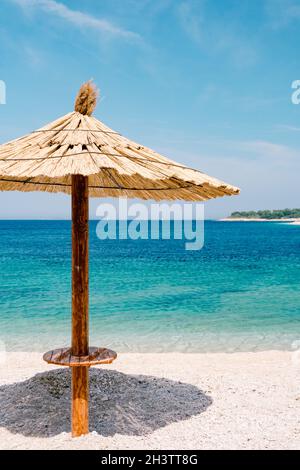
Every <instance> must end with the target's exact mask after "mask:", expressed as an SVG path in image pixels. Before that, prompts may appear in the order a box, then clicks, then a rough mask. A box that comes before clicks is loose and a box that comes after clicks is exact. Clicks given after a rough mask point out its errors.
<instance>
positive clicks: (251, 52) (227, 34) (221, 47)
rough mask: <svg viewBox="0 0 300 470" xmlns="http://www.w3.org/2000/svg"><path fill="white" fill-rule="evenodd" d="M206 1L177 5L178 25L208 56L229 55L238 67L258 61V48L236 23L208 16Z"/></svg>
mask: <svg viewBox="0 0 300 470" xmlns="http://www.w3.org/2000/svg"><path fill="white" fill-rule="evenodd" d="M207 4H208V2H206V1H205V0H183V1H181V2H180V3H179V4H178V6H177V17H178V20H179V24H180V25H181V28H182V30H183V31H184V32H185V34H186V35H187V36H188V37H190V38H191V39H192V40H193V41H194V42H195V44H197V45H198V46H199V48H200V49H202V50H203V51H205V52H206V53H212V54H222V55H223V54H226V55H227V56H228V57H229V58H230V59H231V60H232V61H233V62H234V63H235V64H236V65H237V66H242V67H244V66H251V65H253V64H255V63H256V62H257V59H258V54H257V48H256V47H254V41H253V38H252V39H251V40H250V39H249V36H248V34H246V33H245V31H243V28H238V29H237V27H236V25H235V24H234V21H232V22H230V24H229V23H228V21H227V20H226V19H222V18H221V17H215V16H211V15H209V12H208V11H207Z"/></svg>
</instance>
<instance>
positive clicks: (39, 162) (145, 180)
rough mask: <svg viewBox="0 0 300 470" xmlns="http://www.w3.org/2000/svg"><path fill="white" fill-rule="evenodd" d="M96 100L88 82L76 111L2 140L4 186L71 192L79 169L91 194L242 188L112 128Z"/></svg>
mask: <svg viewBox="0 0 300 470" xmlns="http://www.w3.org/2000/svg"><path fill="white" fill-rule="evenodd" d="M85 96H87V97H88V98H89V100H90V101H89V107H88V108H87V106H86V104H85V102H84V97H85ZM95 104H96V90H95V89H94V87H93V86H92V84H90V83H88V84H85V86H84V87H82V88H81V90H80V92H79V95H78V97H77V100H76V104H75V111H74V112H72V113H69V114H66V115H65V116H63V117H61V118H59V119H57V120H56V121H54V122H52V123H51V124H48V125H47V126H45V127H42V128H41V129H38V130H36V131H34V132H31V133H30V134H28V135H26V136H25V137H21V138H19V139H16V140H13V141H12V142H8V143H7V144H4V145H1V146H0V190H3V191H48V192H64V193H67V194H71V186H72V184H71V179H72V176H71V175H75V174H76V175H83V176H88V177H89V184H88V186H89V195H90V196H92V197H107V196H111V197H119V196H127V197H129V198H142V199H155V200H163V199H167V200H170V199H173V200H174V199H183V200H187V201H205V200H207V199H212V198H215V197H219V196H225V195H228V196H230V195H233V194H238V193H239V189H238V188H236V187H234V186H231V185H229V184H227V183H224V182H223V181H220V180H218V179H216V178H212V177H210V176H207V175H206V174H204V173H202V172H200V171H198V170H193V169H191V168H187V167H186V166H184V165H181V164H179V163H176V162H175V161H172V160H169V159H168V158H166V157H163V156H161V155H159V154H158V153H156V152H154V151H153V150H151V149H149V148H147V147H144V146H143V145H140V144H137V143H136V142H133V141H131V140H129V139H127V138H126V137H123V136H122V135H121V134H119V133H118V132H115V131H113V130H112V129H110V128H109V127H107V126H105V125H104V124H103V123H102V122H100V121H98V120H97V119H96V118H94V117H93V116H91V113H92V111H93V109H94V106H95Z"/></svg>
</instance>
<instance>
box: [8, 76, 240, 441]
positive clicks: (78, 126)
mask: <svg viewBox="0 0 300 470" xmlns="http://www.w3.org/2000/svg"><path fill="white" fill-rule="evenodd" d="M96 102H97V90H96V88H95V86H94V85H93V83H91V82H87V83H85V84H84V85H82V87H81V88H80V90H79V93H78V95H77V98H76V101H75V110H74V112H71V113H69V114H66V115H65V116H63V117H61V118H59V119H57V120H56V121H54V122H52V123H51V124H48V125H47V126H45V127H42V128H41V129H38V130H36V131H34V132H31V133H30V134H28V135H26V136H24V137H21V138H19V139H16V140H13V141H11V142H9V143H7V144H3V145H0V190H1V191H47V192H52V193H57V192H63V193H67V194H70V195H72V344H71V347H70V348H65V349H57V350H53V351H49V352H48V353H46V354H45V355H44V359H45V361H47V362H48V363H52V364H58V365H65V366H70V367H71V368H72V434H73V436H78V435H81V434H85V433H87V432H88V368H89V367H90V366H92V365H95V364H103V363H110V362H112V361H113V360H114V359H115V358H116V353H115V352H114V351H111V350H109V349H106V348H93V347H89V335H88V283H89V281H88V207H89V206H88V201H89V196H92V197H108V196H109V197H120V196H123V197H128V198H142V199H154V200H176V199H182V200H186V201H205V200H208V199H212V198H216V197H219V196H225V195H228V196H230V195H235V194H238V193H239V189H238V188H236V187H233V186H231V185H229V184H226V183H224V182H222V181H220V180H218V179H216V178H212V177H210V176H207V175H205V174H204V173H202V172H200V171H197V170H193V169H190V168H187V167H186V166H184V165H181V164H179V163H176V162H175V161H171V160H169V159H167V158H165V157H163V156H161V155H159V154H158V153H156V152H154V151H153V150H151V149H149V148H147V147H144V146H142V145H139V144H137V143H135V142H133V141H131V140H129V139H127V138H126V137H123V136H122V135H121V134H119V133H118V132H115V131H113V130H112V129H110V128H109V127H107V126H106V125H104V124H103V123H102V122H100V121H98V120H97V119H95V118H94V117H92V112H93V110H94V108H95V106H96Z"/></svg>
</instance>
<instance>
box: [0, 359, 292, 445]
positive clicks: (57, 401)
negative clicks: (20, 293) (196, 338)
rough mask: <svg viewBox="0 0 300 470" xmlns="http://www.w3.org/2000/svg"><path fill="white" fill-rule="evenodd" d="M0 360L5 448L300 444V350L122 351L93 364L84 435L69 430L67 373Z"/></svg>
mask: <svg viewBox="0 0 300 470" xmlns="http://www.w3.org/2000/svg"><path fill="white" fill-rule="evenodd" d="M2 362H3V363H2V364H0V448H1V449H98V450H101V449H111V450H113V449H120V450H123V449H197V450H198V449H300V355H299V354H297V353H296V352H294V353H291V352H283V351H267V352H255V353H233V354H225V353H224V354H219V353H216V354H181V353H167V354H165V353H164V354H120V355H119V357H118V359H117V361H116V362H115V363H114V364H112V365H108V366H102V367H95V368H93V369H92V370H91V379H90V387H91V400H90V431H91V432H90V434H89V435H87V436H84V437H80V438H75V439H72V438H71V435H70V432H69V431H70V373H69V370H68V369H66V368H59V367H56V366H51V365H47V364H45V363H44V362H43V361H42V357H41V354H39V353H8V354H7V357H6V361H2Z"/></svg>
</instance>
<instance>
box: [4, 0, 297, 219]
mask: <svg viewBox="0 0 300 470" xmlns="http://www.w3.org/2000/svg"><path fill="white" fill-rule="evenodd" d="M299 43H300V0H239V1H238V0H85V1H84V2H83V1H82V0H81V1H79V0H72V1H71V0H0V80H3V81H5V83H6V87H7V103H6V105H0V129H1V131H0V142H1V143H3V142H6V141H8V140H10V139H13V138H16V137H19V136H20V135H23V134H26V133H27V132H29V131H31V130H33V129H35V128H38V127H41V125H44V124H46V123H47V122H49V121H51V120H54V119H55V118H56V117H58V116H60V115H63V114H66V113H67V112H69V111H71V110H72V109H73V103H74V97H75V95H76V92H77V90H78V88H79V86H80V85H81V83H82V82H84V81H86V80H87V79H90V78H94V80H95V82H96V83H97V85H98V86H99V88H100V91H101V101H100V103H99V104H98V107H97V110H96V112H95V116H96V117H97V118H99V119H100V120H103V121H104V122H105V123H106V124H107V125H109V126H110V127H112V128H114V129H116V130H118V131H120V132H121V133H122V134H124V135H127V136H128V137H130V138H132V139H134V140H136V141H138V142H140V143H143V144H145V145H147V146H149V147H152V148H154V149H155V150H157V151H159V152H161V153H163V154H164V155H166V156H168V157H170V158H173V159H176V160H178V161H180V162H182V163H185V164H187V165H189V166H193V167H195V168H198V169H200V170H202V171H205V172H206V173H208V174H210V175H213V176H216V177H219V178H221V179H223V180H225V181H227V182H229V183H232V184H234V185H236V186H239V187H241V190H242V192H241V195H240V196H238V197H233V198H223V199H217V200H214V201H210V202H208V203H206V216H207V217H219V216H223V215H226V214H228V213H230V212H231V211H233V210H247V209H265V208H270V209H271V208H284V207H292V206H293V207H297V206H298V207H299V206H300V201H299V174H300V163H299V162H300V158H299V156H300V144H299V138H300V105H299V106H296V105H294V104H292V102H291V95H292V88H291V84H292V82H293V81H294V80H297V79H300V67H299V51H298V50H297V46H298V44H299ZM69 202H70V201H69V199H68V197H65V196H63V195H57V196H53V195H48V194H41V193H30V194H20V193H0V218H14V217H18V218H21V217H29V218H39V217H43V218H49V217H59V218H61V217H68V216H69V214H70V212H69ZM98 202H99V201H94V202H93V204H92V211H91V216H92V217H93V216H94V215H95V214H94V212H95V207H96V205H97V203H98Z"/></svg>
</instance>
